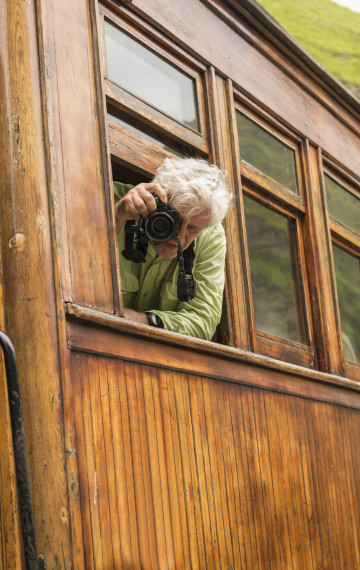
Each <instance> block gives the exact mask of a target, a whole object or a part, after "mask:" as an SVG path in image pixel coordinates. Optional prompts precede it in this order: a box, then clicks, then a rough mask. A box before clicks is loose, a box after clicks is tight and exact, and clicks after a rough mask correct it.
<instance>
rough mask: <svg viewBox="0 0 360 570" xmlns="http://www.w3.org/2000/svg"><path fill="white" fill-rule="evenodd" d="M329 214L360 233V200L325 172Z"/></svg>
mask: <svg viewBox="0 0 360 570" xmlns="http://www.w3.org/2000/svg"><path fill="white" fill-rule="evenodd" d="M325 186H326V198H327V204H328V209H329V214H330V215H331V216H333V217H334V218H335V219H336V220H338V221H339V222H342V223H343V224H345V225H346V226H348V227H349V228H351V229H352V230H354V231H355V232H358V233H360V200H359V199H358V198H356V196H354V195H353V194H351V193H350V192H348V191H347V190H346V189H345V188H344V187H343V186H340V184H338V183H337V182H335V180H333V179H332V178H330V176H327V174H325Z"/></svg>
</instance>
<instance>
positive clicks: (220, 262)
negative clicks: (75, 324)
mask: <svg viewBox="0 0 360 570" xmlns="http://www.w3.org/2000/svg"><path fill="white" fill-rule="evenodd" d="M114 192H115V198H116V204H115V214H116V229H117V231H118V245H119V251H120V252H122V251H123V250H124V246H125V222H126V221H127V220H139V219H140V218H143V219H147V218H148V217H149V216H150V215H151V214H153V213H154V212H155V211H156V208H157V206H156V201H155V198H154V195H157V196H158V197H159V199H160V200H161V201H162V202H164V203H169V205H170V206H171V208H173V209H175V210H177V212H179V214H180V216H181V221H180V222H179V223H178V225H177V228H176V229H177V235H176V236H175V237H172V238H171V239H169V240H168V241H165V242H162V243H154V242H152V241H151V240H150V241H149V244H148V245H149V246H148V248H147V252H146V259H145V262H144V263H135V262H134V261H132V260H129V259H125V258H124V256H123V255H120V271H121V283H122V289H123V302H124V307H125V317H126V318H128V319H129V320H133V321H136V322H140V323H144V324H151V325H152V326H158V327H162V328H165V329H168V330H171V331H176V332H179V333H182V334H186V335H190V336H193V337H198V338H203V339H207V340H210V339H211V338H212V336H213V334H214V332H215V329H216V326H217V324H218V323H219V322H220V317H221V309H222V295H223V289H224V264H225V253H226V239H225V234H224V230H223V227H222V224H221V221H222V220H223V218H224V217H225V215H226V213H227V210H228V206H229V203H230V200H231V193H230V191H229V189H228V187H227V184H226V174H225V173H224V172H222V171H221V170H219V169H218V168H217V167H216V166H215V165H210V164H208V163H207V162H206V161H204V160H197V159H193V158H185V159H169V158H167V159H165V161H164V162H163V164H162V165H161V166H160V167H159V169H158V170H157V172H156V176H155V178H154V179H153V181H152V182H149V183H142V184H138V185H137V186H135V187H132V186H131V185H126V184H121V183H118V182H115V183H114ZM179 242H180V246H181V249H182V250H183V251H184V254H186V250H188V248H192V247H193V248H194V260H193V275H194V279H195V281H196V283H197V292H196V296H195V297H194V298H193V299H191V300H189V301H181V300H179V298H178V292H177V279H178V276H179V265H178V259H177V257H178V251H179ZM192 244H193V245H192Z"/></svg>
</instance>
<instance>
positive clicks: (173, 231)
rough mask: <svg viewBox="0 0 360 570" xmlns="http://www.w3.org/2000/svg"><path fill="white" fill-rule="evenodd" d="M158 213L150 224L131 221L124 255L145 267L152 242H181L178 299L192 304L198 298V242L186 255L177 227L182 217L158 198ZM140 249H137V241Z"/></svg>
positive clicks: (156, 198)
mask: <svg viewBox="0 0 360 570" xmlns="http://www.w3.org/2000/svg"><path fill="white" fill-rule="evenodd" d="M154 198H155V202H156V212H154V213H153V214H151V215H150V216H149V217H148V219H147V220H145V219H144V218H140V220H139V221H138V222H135V220H128V221H127V222H126V224H125V249H124V250H123V251H122V255H123V256H124V257H125V259H129V260H131V261H134V262H135V263H145V262H146V253H147V248H148V241H149V240H151V241H152V242H153V244H154V245H158V244H160V243H164V242H165V241H168V240H169V239H172V238H175V237H176V238H177V240H178V253H177V259H178V263H179V276H178V281H177V296H178V299H179V301H187V302H188V301H191V299H193V298H194V297H195V296H196V293H197V284H196V281H195V279H194V278H193V274H192V268H193V263H194V259H195V253H194V242H192V243H191V244H190V245H189V247H188V248H187V249H186V250H185V251H184V252H183V250H182V247H181V244H180V239H179V234H178V231H177V226H178V225H179V224H181V216H180V214H179V212H178V211H177V210H174V209H173V208H172V207H171V206H170V205H169V204H168V203H164V202H162V201H161V200H160V198H159V197H158V196H154ZM135 236H136V245H135V247H134V237H135Z"/></svg>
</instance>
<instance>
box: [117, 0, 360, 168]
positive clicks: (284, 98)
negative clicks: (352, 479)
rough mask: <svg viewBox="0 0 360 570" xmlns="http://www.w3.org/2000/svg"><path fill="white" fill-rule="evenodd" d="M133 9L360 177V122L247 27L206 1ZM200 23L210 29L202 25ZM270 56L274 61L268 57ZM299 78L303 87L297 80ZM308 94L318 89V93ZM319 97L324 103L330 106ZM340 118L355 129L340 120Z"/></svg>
mask: <svg viewBox="0 0 360 570" xmlns="http://www.w3.org/2000/svg"><path fill="white" fill-rule="evenodd" d="M131 7H132V9H135V10H136V11H138V12H139V13H141V14H143V15H145V17H146V18H148V19H150V20H152V21H153V22H154V24H155V25H156V26H157V27H160V29H162V30H166V34H167V35H169V36H170V37H171V38H173V39H175V40H176V41H178V42H179V43H180V45H181V46H182V47H184V48H185V49H187V50H188V51H190V53H196V54H197V56H198V58H199V59H200V58H201V59H202V61H203V62H208V63H209V64H210V65H213V66H214V68H215V69H217V70H219V71H220V72H221V73H222V74H224V75H225V76H226V77H228V78H230V79H231V80H232V81H233V82H234V84H235V85H237V86H238V87H239V88H241V89H242V90H244V91H245V92H247V93H249V94H251V96H252V97H255V98H256V99H257V100H258V101H259V102H261V103H263V104H264V105H265V106H266V108H268V109H271V110H272V111H273V112H274V113H276V114H277V115H278V116H279V117H282V119H283V120H284V121H285V122H287V123H288V124H290V125H292V126H293V127H294V128H295V129H297V130H298V131H299V132H300V133H302V134H303V135H304V136H306V137H308V138H309V139H310V140H311V141H312V142H313V143H314V144H317V145H320V146H322V147H323V148H324V149H325V150H326V151H327V152H328V153H329V154H330V155H332V156H333V157H335V158H337V159H338V160H339V161H340V162H341V163H343V164H344V165H346V166H348V167H349V168H350V169H351V170H352V171H354V172H355V173H357V174H358V175H360V158H359V157H360V139H359V136H358V134H356V131H357V129H358V120H357V119H356V118H355V117H352V118H351V117H350V116H348V117H346V113H345V112H344V109H340V105H339V104H336V103H335V101H334V100H331V98H330V97H328V96H327V95H326V93H325V92H324V91H323V90H322V88H321V87H320V86H319V84H316V83H315V82H313V81H312V79H311V77H310V76H309V75H307V74H306V73H305V74H303V70H302V68H301V67H299V68H297V66H296V65H295V64H294V62H293V61H292V62H289V61H286V57H284V55H281V54H280V52H275V51H274V47H270V45H268V44H267V42H266V40H265V39H264V38H262V37H261V36H260V34H257V33H256V32H255V31H254V30H253V29H251V27H249V26H248V24H246V23H245V24H244V23H243V22H240V24H239V25H238V26H237V27H238V29H239V31H240V32H241V33H240V34H239V33H237V32H236V31H235V29H233V27H232V26H231V25H229V24H228V23H227V22H226V21H224V20H222V19H220V18H219V17H218V15H217V14H216V13H214V11H213V10H211V9H209V8H208V7H207V6H206V5H205V2H199V1H198V0H186V1H185V0H184V1H183V2H181V3H179V2H171V1H169V0H133V2H132V4H131ZM125 10H126V9H125ZM199 22H206V25H203V26H199ZM256 43H258V44H259V45H261V48H262V49H261V50H260V49H259V48H258V47H257V46H256V45H254V44H256ZM223 46H226V49H223ZM266 52H268V53H271V56H270V57H268V56H267V55H265V53H266ZM297 76H298V77H299V80H300V84H299V83H298V82H297V81H296V80H295V79H294V78H296V77H297ZM308 89H310V90H311V89H313V93H312V94H311V93H310V92H309V91H308ZM318 98H320V99H323V101H325V105H322V104H321V103H320V101H319V100H318ZM341 114H342V115H343V117H344V119H343V120H344V123H345V122H347V123H348V124H350V125H351V129H349V128H347V126H345V124H344V123H343V120H341V119H339V118H338V117H339V116H340V115H341ZM334 132H336V133H337V136H336V137H334V135H333V133H334ZM339 141H341V144H339Z"/></svg>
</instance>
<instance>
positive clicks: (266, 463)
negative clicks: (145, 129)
mask: <svg viewBox="0 0 360 570" xmlns="http://www.w3.org/2000/svg"><path fill="white" fill-rule="evenodd" d="M269 398H271V394H266V393H262V392H256V393H253V400H254V402H255V401H256V402H257V405H256V410H257V413H256V424H257V434H258V440H259V446H260V451H261V453H260V457H259V460H260V465H261V473H262V479H263V487H264V509H265V516H266V520H267V533H268V537H269V556H270V561H271V567H272V568H279V569H280V568H282V567H283V566H282V561H281V552H280V544H281V542H282V537H281V536H280V535H279V528H278V521H277V517H276V516H274V514H275V513H276V510H277V509H276V499H275V490H274V487H275V485H276V484H277V483H276V482H275V483H274V478H277V477H278V473H279V470H278V468H279V466H278V465H277V463H276V453H273V451H275V449H274V447H275V446H274V441H272V440H271V433H270V434H269V429H268V424H267V422H268V421H269V420H268V415H269V413H268V409H267V407H266V406H267V402H268V400H269ZM276 444H277V445H278V442H276Z"/></svg>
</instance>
